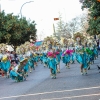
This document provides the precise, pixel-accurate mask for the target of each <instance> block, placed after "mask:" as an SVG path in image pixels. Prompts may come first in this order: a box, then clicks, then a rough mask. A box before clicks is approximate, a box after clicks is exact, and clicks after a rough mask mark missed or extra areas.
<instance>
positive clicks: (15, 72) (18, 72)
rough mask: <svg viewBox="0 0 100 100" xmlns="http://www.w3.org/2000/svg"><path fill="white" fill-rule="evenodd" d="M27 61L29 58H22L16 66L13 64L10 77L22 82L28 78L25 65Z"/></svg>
mask: <svg viewBox="0 0 100 100" xmlns="http://www.w3.org/2000/svg"><path fill="white" fill-rule="evenodd" d="M27 61H28V59H27V58H22V59H20V63H19V64H18V65H17V66H16V67H14V66H13V65H12V68H11V71H10V77H11V78H12V79H13V80H15V81H16V82H21V81H24V80H26V73H25V72H24V67H25V66H26V64H27Z"/></svg>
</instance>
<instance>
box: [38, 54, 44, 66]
mask: <svg viewBox="0 0 100 100" xmlns="http://www.w3.org/2000/svg"><path fill="white" fill-rule="evenodd" d="M39 59H40V61H41V64H42V63H43V54H42V53H40V54H39Z"/></svg>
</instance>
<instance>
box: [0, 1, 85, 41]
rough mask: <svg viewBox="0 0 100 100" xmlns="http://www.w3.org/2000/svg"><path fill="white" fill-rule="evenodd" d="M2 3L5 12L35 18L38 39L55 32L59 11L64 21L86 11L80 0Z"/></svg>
mask: <svg viewBox="0 0 100 100" xmlns="http://www.w3.org/2000/svg"><path fill="white" fill-rule="evenodd" d="M30 1H32V2H30ZM27 2H30V3H27ZM0 4H1V10H4V11H5V13H13V14H14V15H20V16H21V15H22V16H24V17H26V18H27V20H30V21H33V20H34V21H35V23H36V24H37V25H36V28H37V35H38V40H42V39H43V38H44V37H46V36H50V35H52V34H53V24H56V22H57V21H56V22H55V21H54V18H58V17H59V12H60V13H61V14H62V18H63V20H64V21H69V20H71V19H72V18H75V17H76V16H79V15H81V14H83V13H85V11H82V10H81V4H80V3H79V0H0ZM23 4H24V5H23ZM22 5H23V6H22ZM21 7H22V9H21ZM20 13H21V14H20Z"/></svg>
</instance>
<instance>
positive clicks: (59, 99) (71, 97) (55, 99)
mask: <svg viewBox="0 0 100 100" xmlns="http://www.w3.org/2000/svg"><path fill="white" fill-rule="evenodd" d="M99 95H100V93H98V94H88V95H79V96H70V97H62V98H50V99H42V100H62V99H73V98H82V97H90V96H99Z"/></svg>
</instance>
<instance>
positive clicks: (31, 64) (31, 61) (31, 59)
mask: <svg viewBox="0 0 100 100" xmlns="http://www.w3.org/2000/svg"><path fill="white" fill-rule="evenodd" d="M34 62H35V59H34V57H33V54H30V57H29V59H28V63H29V69H30V73H31V72H32V69H33V70H35V67H34Z"/></svg>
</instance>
